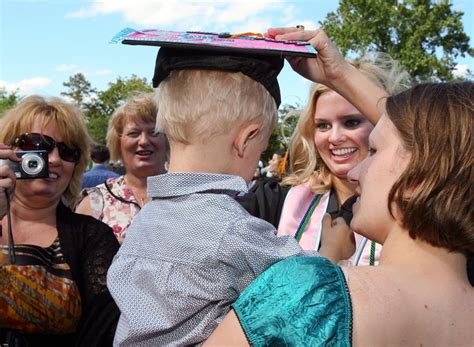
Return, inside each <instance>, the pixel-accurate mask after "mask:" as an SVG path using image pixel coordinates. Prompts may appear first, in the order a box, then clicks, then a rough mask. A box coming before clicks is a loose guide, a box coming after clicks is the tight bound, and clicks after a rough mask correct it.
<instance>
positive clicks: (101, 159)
mask: <svg viewBox="0 0 474 347" xmlns="http://www.w3.org/2000/svg"><path fill="white" fill-rule="evenodd" d="M109 159H110V152H109V149H108V148H107V146H104V145H99V144H96V145H93V146H92V149H91V160H92V168H91V169H90V170H89V171H86V172H84V174H83V175H82V189H84V188H92V187H95V186H97V185H99V184H101V183H104V182H105V181H106V180H107V179H108V178H111V177H118V176H120V175H119V174H117V173H115V172H113V171H112V170H110V169H109V167H108V163H109Z"/></svg>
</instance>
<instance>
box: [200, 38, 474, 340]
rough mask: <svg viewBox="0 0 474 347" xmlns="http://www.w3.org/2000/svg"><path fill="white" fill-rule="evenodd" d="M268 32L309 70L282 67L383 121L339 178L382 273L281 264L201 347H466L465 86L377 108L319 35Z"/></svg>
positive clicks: (469, 238) (313, 262)
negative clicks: (350, 192)
mask: <svg viewBox="0 0 474 347" xmlns="http://www.w3.org/2000/svg"><path fill="white" fill-rule="evenodd" d="M271 32H272V33H273V34H275V35H277V36H276V38H277V39H282V40H301V41H302V40H308V41H309V42H311V44H312V45H313V46H314V47H315V48H316V49H317V50H318V52H319V55H318V58H316V59H305V58H291V59H289V60H290V63H291V65H292V66H293V68H294V69H295V70H296V71H298V72H299V73H301V74H302V75H303V76H305V77H307V78H311V79H312V80H315V81H319V82H323V83H325V84H327V85H328V86H330V87H331V89H334V90H336V91H338V92H339V93H341V94H342V95H344V96H345V98H346V99H347V100H349V101H350V102H351V103H353V104H354V105H357V106H358V108H359V109H360V110H361V111H363V113H364V114H367V115H371V116H372V117H375V119H377V118H378V117H379V116H378V115H381V114H383V116H382V117H381V118H380V120H379V121H378V123H377V125H376V126H375V128H374V130H373V131H372V133H371V134H370V137H369V153H368V156H367V157H366V158H365V159H364V160H363V161H362V162H360V163H359V164H358V165H357V166H356V167H355V168H353V169H352V170H351V171H350V172H349V179H350V180H351V181H353V182H354V183H355V184H357V186H358V187H357V189H356V191H357V194H358V195H359V196H358V198H357V202H356V203H355V205H354V207H353V210H354V218H353V219H352V222H351V227H352V229H354V230H355V231H356V232H358V233H361V234H362V235H365V236H367V237H368V238H369V239H372V240H375V241H377V242H379V243H381V244H383V248H382V251H381V258H380V263H379V266H376V267H340V266H337V265H335V264H333V263H331V262H329V261H327V260H325V259H324V258H322V257H293V258H289V259H286V260H283V261H281V262H279V263H277V264H275V265H273V267H271V268H270V269H268V270H267V271H266V272H264V273H263V274H262V275H260V276H259V277H258V278H257V279H256V280H255V281H254V282H253V283H252V284H250V286H249V287H247V288H246V289H245V291H244V292H243V293H242V294H241V295H240V297H239V299H238V300H237V301H236V302H235V303H234V305H233V311H231V312H230V313H229V314H228V315H227V317H226V318H225V319H224V320H223V321H222V323H221V325H220V326H219V327H218V328H217V330H216V331H215V332H214V334H213V335H211V337H210V338H209V340H208V341H207V345H210V346H222V345H231V344H232V345H242V346H243V345H248V344H251V345H254V346H263V345H286V346H300V345H308V346H325V345H331V346H351V345H354V346H388V345H393V346H412V345H428V346H470V345H472V342H473V341H474V332H473V329H472V322H473V321H472V312H473V311H474V288H473V287H472V286H471V284H470V283H469V281H468V276H467V273H466V263H467V258H469V257H471V258H472V256H473V254H474V228H473V223H474V221H473V213H472V212H473V211H472V206H473V204H474V194H473V192H472V182H473V175H474V171H473V170H474V166H473V165H474V162H473V160H474V159H473V156H472V153H473V152H474V139H473V130H474V104H473V101H474V83H472V82H463V83H454V84H443V83H439V84H422V85H418V86H415V87H413V88H411V89H408V90H407V91H404V92H402V93H400V94H397V95H395V96H390V97H386V96H385V95H384V91H383V90H382V89H380V88H379V87H377V85H376V84H374V83H372V82H371V81H370V80H368V79H367V78H366V77H364V76H363V74H361V73H360V72H358V71H357V70H356V69H354V68H353V67H352V66H351V65H350V64H348V63H347V62H346V61H345V60H344V59H343V58H342V56H341V55H340V54H339V52H338V51H337V49H336V48H335V46H334V45H333V44H332V43H331V41H330V40H329V39H328V37H327V36H326V34H325V33H324V32H323V31H322V30H316V31H304V32H296V29H273V30H271ZM338 228H346V229H347V230H348V227H347V225H344V223H337V225H335V226H333V227H332V228H331V229H332V230H335V229H338ZM330 231H331V230H329V232H330Z"/></svg>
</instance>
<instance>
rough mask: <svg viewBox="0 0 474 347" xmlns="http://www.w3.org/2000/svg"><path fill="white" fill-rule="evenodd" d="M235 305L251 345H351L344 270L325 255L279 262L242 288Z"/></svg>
mask: <svg viewBox="0 0 474 347" xmlns="http://www.w3.org/2000/svg"><path fill="white" fill-rule="evenodd" d="M233 308H234V310H235V312H236V314H237V316H238V318H239V321H240V324H241V325H242V328H243V329H244V331H245V334H246V335H247V339H248V340H249V342H250V343H251V344H252V345H253V346H270V345H271V346H338V347H339V346H351V328H352V310H351V301H350V296H349V293H348V291H347V286H346V281H345V278H344V274H343V272H342V270H341V268H340V267H339V266H337V265H335V264H333V263H331V262H330V261H329V260H327V259H325V258H322V257H292V258H288V259H285V260H282V261H280V262H278V263H276V264H275V265H273V266H272V267H271V268H269V269H268V270H267V271H265V272H264V273H262V274H261V275H260V276H259V277H257V279H256V280H255V281H253V282H252V284H251V285H250V286H248V287H247V288H246V289H245V290H244V292H242V294H241V295H240V297H239V299H238V300H237V301H236V302H235V303H234V305H233Z"/></svg>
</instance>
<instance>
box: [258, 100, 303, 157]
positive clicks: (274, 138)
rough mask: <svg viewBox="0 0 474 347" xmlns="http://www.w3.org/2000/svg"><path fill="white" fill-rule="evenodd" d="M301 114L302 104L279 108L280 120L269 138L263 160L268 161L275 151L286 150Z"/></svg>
mask: <svg viewBox="0 0 474 347" xmlns="http://www.w3.org/2000/svg"><path fill="white" fill-rule="evenodd" d="M300 114H301V105H288V104H286V105H283V106H281V107H280V109H279V110H278V122H277V125H276V126H275V128H274V129H273V131H272V134H271V135H270V139H269V140H268V147H267V149H266V150H265V152H263V153H262V160H263V161H265V162H268V160H270V158H271V157H272V155H273V153H275V152H277V151H285V150H287V149H288V145H289V144H290V140H291V136H292V135H293V132H294V130H295V127H296V123H297V121H298V117H299V115H300Z"/></svg>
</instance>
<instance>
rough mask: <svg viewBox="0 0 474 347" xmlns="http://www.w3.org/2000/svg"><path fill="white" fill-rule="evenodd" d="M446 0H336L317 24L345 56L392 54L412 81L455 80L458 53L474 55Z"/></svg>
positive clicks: (450, 5)
mask: <svg viewBox="0 0 474 347" xmlns="http://www.w3.org/2000/svg"><path fill="white" fill-rule="evenodd" d="M463 14H464V13H463V12H461V11H454V10H453V9H452V4H451V3H450V2H449V1H448V0H440V1H430V0H405V1H398V0H340V1H339V7H338V9H337V11H336V12H335V13H334V12H330V13H328V14H327V15H326V18H325V20H324V21H323V22H321V23H320V24H321V25H322V27H323V28H324V30H325V31H326V32H327V34H328V35H329V37H331V39H333V40H334V42H335V43H336V45H337V46H338V47H339V48H340V49H341V51H342V53H343V54H344V55H346V54H350V55H355V56H356V57H360V56H362V55H364V54H365V53H366V52H368V51H378V52H385V53H388V54H390V55H391V56H392V57H393V58H394V59H397V60H398V61H400V63H401V64H402V65H403V66H404V67H405V68H406V69H407V70H408V72H409V73H410V74H411V76H412V77H413V78H414V80H415V81H416V82H420V81H429V80H433V79H434V80H441V81H450V80H452V79H453V73H452V71H453V68H454V67H455V65H456V61H455V60H456V58H457V57H459V56H461V57H464V56H465V55H466V54H468V55H470V56H473V55H474V49H473V48H472V47H470V45H469V36H468V35H466V33H465V32H464V28H463V25H462V22H461V18H462V16H463Z"/></svg>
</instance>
